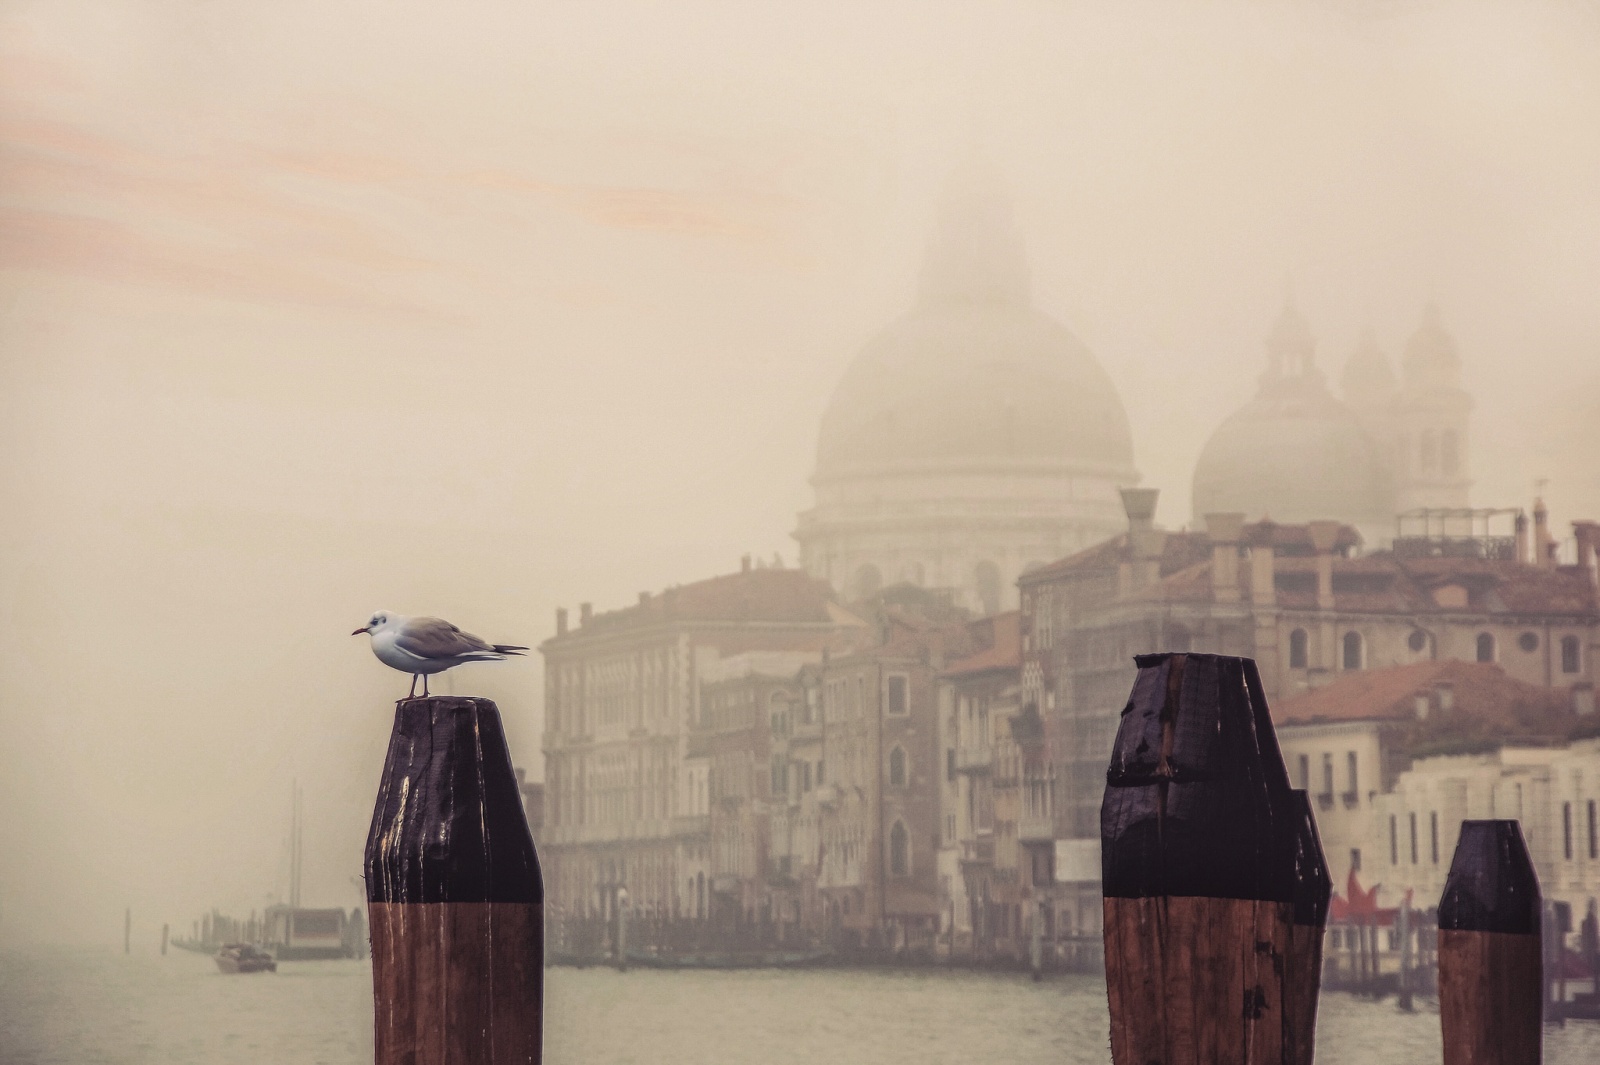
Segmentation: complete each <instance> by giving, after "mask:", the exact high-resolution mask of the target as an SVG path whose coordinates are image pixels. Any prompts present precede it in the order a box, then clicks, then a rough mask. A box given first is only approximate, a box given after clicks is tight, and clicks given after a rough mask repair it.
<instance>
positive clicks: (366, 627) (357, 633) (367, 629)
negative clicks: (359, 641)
mask: <svg viewBox="0 0 1600 1065" xmlns="http://www.w3.org/2000/svg"><path fill="white" fill-rule="evenodd" d="M371 631H372V626H371V625H363V626H361V627H360V628H359V629H357V630H356V631H355V632H352V633H351V634H350V635H352V636H360V635H361V634H362V633H363V632H371Z"/></svg>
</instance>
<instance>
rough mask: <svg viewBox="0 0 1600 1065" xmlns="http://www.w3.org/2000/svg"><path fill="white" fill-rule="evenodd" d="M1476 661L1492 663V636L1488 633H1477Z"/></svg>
mask: <svg viewBox="0 0 1600 1065" xmlns="http://www.w3.org/2000/svg"><path fill="white" fill-rule="evenodd" d="M1478 661H1480V662H1493V661H1494V636H1493V635H1491V634H1490V633H1487V632H1480V633H1478Z"/></svg>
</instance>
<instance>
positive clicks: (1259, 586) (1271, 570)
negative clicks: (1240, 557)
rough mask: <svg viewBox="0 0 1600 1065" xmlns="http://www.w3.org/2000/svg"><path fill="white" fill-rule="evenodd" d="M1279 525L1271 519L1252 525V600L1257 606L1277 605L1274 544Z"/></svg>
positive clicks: (1275, 550) (1275, 552)
mask: <svg viewBox="0 0 1600 1065" xmlns="http://www.w3.org/2000/svg"><path fill="white" fill-rule="evenodd" d="M1277 530H1278V527H1277V526H1276V525H1274V524H1272V522H1271V521H1270V520H1263V521H1259V522H1257V523H1256V524H1254V525H1252V526H1250V602H1251V603H1253V604H1255V605H1256V606H1275V605H1277V602H1278V589H1277V586H1276V584H1275V582H1274V574H1276V572H1277V549H1276V547H1275V546H1274V541H1275V539H1276V534H1277Z"/></svg>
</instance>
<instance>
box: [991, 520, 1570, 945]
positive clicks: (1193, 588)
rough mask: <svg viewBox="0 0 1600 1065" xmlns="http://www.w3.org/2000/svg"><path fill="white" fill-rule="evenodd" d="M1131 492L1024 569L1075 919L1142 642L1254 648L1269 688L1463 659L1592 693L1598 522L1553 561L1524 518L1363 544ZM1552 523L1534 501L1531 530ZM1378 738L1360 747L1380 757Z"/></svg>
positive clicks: (1331, 529)
mask: <svg viewBox="0 0 1600 1065" xmlns="http://www.w3.org/2000/svg"><path fill="white" fill-rule="evenodd" d="M1122 495H1123V499H1124V505H1125V509H1126V513H1127V518H1128V527H1127V531H1126V532H1124V533H1122V534H1121V535H1119V536H1117V537H1115V538H1113V539H1111V540H1109V541H1107V542H1105V543H1102V544H1099V545H1097V546H1095V547H1093V548H1090V549H1089V550H1087V551H1084V552H1080V553H1079V554H1077V555H1073V556H1069V557H1068V558H1066V559H1063V560H1061V561H1059V562H1055V563H1052V564H1050V565H1048V566H1044V567H1041V568H1039V569H1037V570H1034V571H1033V572H1031V573H1028V574H1024V575H1023V576H1022V578H1021V579H1020V581H1019V585H1020V588H1021V602H1022V639H1023V654H1022V658H1023V665H1022V700H1023V702H1024V703H1025V704H1026V703H1029V702H1033V703H1035V704H1036V705H1038V706H1040V707H1041V713H1042V714H1043V717H1044V720H1045V724H1046V733H1047V737H1048V742H1049V748H1050V755H1049V756H1050V759H1051V761H1052V762H1053V763H1054V765H1055V767H1056V787H1055V790H1054V793H1053V794H1054V799H1055V809H1054V814H1055V818H1054V819H1055V824H1056V838H1057V868H1058V872H1057V878H1056V880H1057V885H1058V888H1057V891H1058V901H1057V909H1058V916H1059V915H1060V912H1061V911H1063V910H1068V911H1073V912H1075V913H1076V914H1077V915H1078V916H1079V919H1080V925H1079V927H1080V929H1081V930H1083V931H1089V930H1090V929H1088V928H1084V927H1083V925H1082V923H1081V922H1084V921H1093V920H1094V919H1095V918H1094V913H1095V906H1096V905H1097V904H1098V893H1099V883H1098V879H1097V878H1096V879H1093V880H1091V879H1088V877H1090V876H1092V875H1093V873H1094V869H1095V865H1096V863H1094V862H1093V861H1092V860H1088V858H1089V848H1091V847H1092V846H1093V841H1095V840H1097V839H1098V837H1099V807H1100V801H1101V797H1102V793H1103V789H1104V771H1105V764H1106V757H1107V752H1109V751H1110V749H1111V745H1112V741H1113V739H1114V737H1115V734H1116V728H1117V723H1118V720H1119V714H1120V711H1121V709H1122V707H1123V705H1124V704H1125V702H1126V700H1127V694H1128V691H1129V690H1130V688H1131V686H1132V683H1133V678H1134V673H1135V669H1134V664H1133V656H1134V655H1136V654H1142V653H1147V652H1151V651H1205V652H1211V653H1217V654H1229V655H1242V656H1246V657H1250V658H1254V659H1255V660H1256V662H1257V664H1258V666H1259V668H1260V671H1261V677H1262V682H1263V685H1264V687H1265V690H1266V695H1267V697H1268V699H1269V700H1270V701H1272V702H1273V703H1275V704H1276V703H1277V702H1279V701H1281V700H1288V699H1290V698H1292V697H1293V696H1295V695H1297V694H1300V693H1303V692H1307V691H1311V690H1313V689H1315V688H1318V687H1321V686H1323V685H1326V684H1328V683H1331V682H1333V681H1335V680H1338V679H1339V678H1341V677H1345V676H1348V675H1350V674H1353V673H1362V672H1366V671H1370V670H1376V669H1382V668H1384V667H1388V666H1396V665H1412V664H1416V663H1423V662H1434V661H1443V660H1452V659H1453V660H1466V661H1482V662H1485V663H1494V664H1496V665H1497V666H1498V667H1499V668H1500V669H1501V670H1502V671H1503V672H1504V673H1505V675H1507V676H1508V677H1510V678H1512V679H1514V680H1517V681H1520V682H1522V683H1524V684H1527V685H1532V686H1535V687H1540V688H1547V689H1552V690H1556V691H1557V692H1558V693H1559V697H1560V699H1561V700H1563V701H1564V702H1567V703H1570V704H1571V705H1573V706H1579V707H1582V706H1592V705H1593V689H1594V680H1595V664H1594V663H1595V657H1596V655H1597V653H1600V601H1597V595H1596V577H1595V559H1594V550H1593V545H1594V526H1593V525H1592V523H1587V522H1579V523H1575V525H1574V532H1575V541H1576V543H1577V551H1576V552H1575V556H1574V557H1576V559H1577V560H1578V561H1577V563H1576V564H1574V565H1559V564H1558V563H1557V561H1556V558H1557V556H1556V553H1555V552H1553V551H1549V550H1546V551H1543V552H1541V553H1540V556H1539V557H1538V559H1537V560H1535V558H1534V557H1533V555H1532V553H1531V550H1530V549H1531V544H1530V542H1529V541H1528V539H1527V537H1526V533H1525V530H1526V525H1525V523H1519V528H1521V529H1523V530H1524V533H1523V535H1520V536H1512V537H1507V538H1504V539H1503V540H1502V539H1498V538H1488V537H1480V538H1472V537H1468V536H1464V535H1461V534H1460V533H1459V531H1456V532H1451V533H1448V534H1447V533H1444V532H1440V531H1438V530H1437V529H1435V530H1434V532H1433V533H1431V534H1430V533H1428V532H1427V527H1426V524H1425V525H1424V529H1423V530H1422V531H1421V532H1419V534H1418V535H1415V536H1409V537H1407V538H1406V539H1404V540H1401V541H1397V542H1396V543H1395V544H1394V546H1393V548H1392V549H1390V550H1385V551H1378V552H1374V553H1372V554H1367V555H1363V554H1360V553H1359V548H1360V544H1361V538H1360V533H1359V530H1357V529H1356V528H1355V527H1353V526H1351V525H1347V524H1342V523H1340V522H1334V521H1320V520H1319V521H1311V522H1307V523H1305V524H1301V525H1288V524H1281V525H1280V524H1274V523H1272V522H1267V521H1261V522H1252V523H1247V522H1245V521H1244V519H1243V517H1242V515H1240V514H1237V513H1235V514H1211V515H1208V516H1207V521H1206V527H1205V530H1204V531H1182V532H1166V531H1163V530H1160V529H1158V528H1156V527H1155V525H1154V523H1153V521H1152V517H1153V513H1154V508H1155V493H1154V492H1153V491H1151V490H1146V489H1132V490H1125V491H1124V492H1123V493H1122ZM1541 531H1542V532H1543V533H1544V536H1543V537H1542V538H1541V537H1540V536H1539V533H1540V532H1541ZM1548 537H1549V534H1548V530H1547V528H1546V526H1545V521H1544V517H1543V513H1542V507H1539V508H1536V510H1535V540H1534V542H1535V543H1538V542H1545V540H1546V539H1548ZM1370 743H1371V741H1370V739H1369V740H1368V741H1363V743H1362V744H1358V745H1357V747H1356V748H1353V749H1357V750H1358V752H1359V751H1361V750H1366V751H1368V752H1369V757H1372V755H1371V754H1370V752H1371V750H1372V748H1371V746H1370ZM1319 768H1320V765H1319ZM1336 772H1337V773H1347V772H1348V766H1345V767H1343V768H1340V767H1336ZM1382 774H1383V769H1382V768H1381V766H1380V765H1374V766H1373V767H1372V769H1371V770H1370V771H1369V770H1366V769H1362V768H1360V767H1358V777H1357V780H1358V785H1357V788H1356V789H1355V790H1356V794H1357V796H1358V797H1359V795H1360V794H1361V790H1362V786H1361V785H1360V783H1359V782H1360V781H1361V780H1368V779H1371V780H1381V779H1382ZM1345 790H1350V789H1348V788H1346V789H1345ZM1342 801H1343V800H1342V799H1341V800H1340V802H1341V803H1342ZM1338 809H1343V807H1342V805H1340V806H1339V807H1338ZM1330 814H1333V815H1335V816H1338V814H1337V810H1335V811H1330ZM1341 846H1342V845H1341ZM1080 852H1081V853H1080ZM1068 853H1071V854H1076V855H1077V857H1076V858H1074V859H1071V860H1068V859H1067V857H1066V855H1067V854H1068ZM1330 864H1333V863H1330ZM1072 869H1076V870H1078V871H1079V872H1078V873H1076V874H1072V873H1069V872H1068V871H1069V870H1072ZM1337 872H1338V870H1337V868H1336V875H1337ZM1069 876H1077V877H1080V878H1081V879H1076V880H1068V879H1067V877H1069Z"/></svg>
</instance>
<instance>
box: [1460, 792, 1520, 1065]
mask: <svg viewBox="0 0 1600 1065" xmlns="http://www.w3.org/2000/svg"><path fill="white" fill-rule="evenodd" d="M1540 909H1541V903H1540V900H1539V877H1538V874H1537V873H1535V872H1534V869H1533V861H1532V859H1531V858H1530V857H1529V856H1528V847H1527V844H1526V843H1524V842H1523V839H1522V829H1521V827H1520V826H1519V825H1518V824H1517V822H1515V821H1463V822H1462V823H1461V839H1460V842H1458V843H1457V844H1456V853H1455V857H1454V858H1452V859H1451V860H1450V875H1449V876H1448V877H1446V878H1445V882H1444V894H1443V896H1441V897H1440V899H1439V1024H1440V1027H1441V1028H1442V1029H1443V1031H1444V1065H1538V1062H1539V1055H1540V1052H1541V1040H1542V1038H1543V1033H1542V1031H1541V1028H1542V1024H1543V1019H1544V1018H1543V1006H1544V970H1543V965H1542V962H1543V958H1542V951H1543V941H1542V939H1541V937H1540V934H1539V931H1540V929H1539V918H1540Z"/></svg>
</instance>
